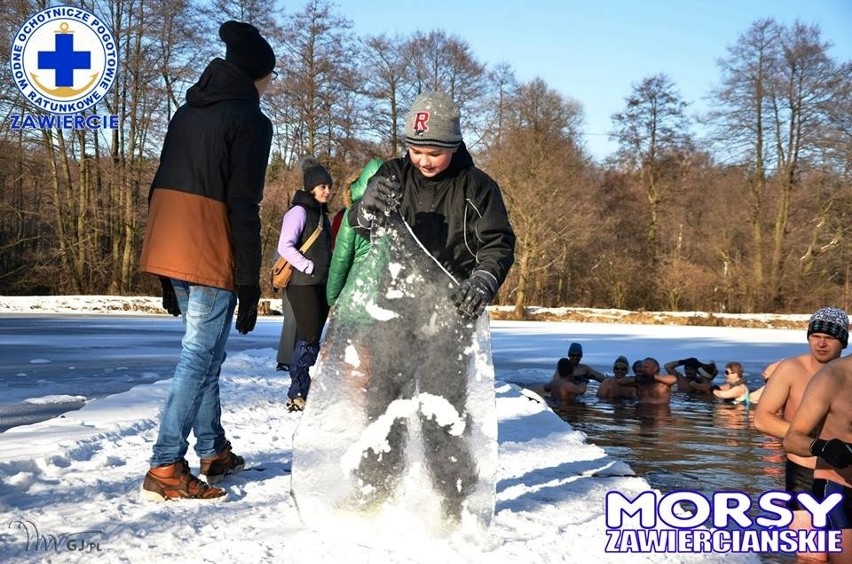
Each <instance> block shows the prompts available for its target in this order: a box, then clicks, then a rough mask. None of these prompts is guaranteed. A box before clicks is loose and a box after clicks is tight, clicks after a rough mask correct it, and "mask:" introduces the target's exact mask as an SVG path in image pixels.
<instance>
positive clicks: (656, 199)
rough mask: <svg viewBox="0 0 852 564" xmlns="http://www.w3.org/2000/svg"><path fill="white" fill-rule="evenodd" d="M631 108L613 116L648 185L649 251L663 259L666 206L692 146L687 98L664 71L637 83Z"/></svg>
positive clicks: (628, 161) (624, 148) (624, 150)
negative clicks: (673, 179)
mask: <svg viewBox="0 0 852 564" xmlns="http://www.w3.org/2000/svg"><path fill="white" fill-rule="evenodd" d="M626 102H627V104H626V108H625V109H624V111H622V112H619V113H617V114H615V115H613V116H612V120H613V123H614V125H615V133H614V134H613V137H614V138H615V140H616V141H617V142H618V145H619V149H618V152H617V156H618V158H620V160H621V162H622V164H623V165H626V166H627V167H629V168H630V169H631V170H633V171H634V172H635V174H636V175H637V177H638V179H639V182H640V183H641V185H642V186H643V188H644V189H645V194H646V196H647V199H648V208H649V210H650V221H649V223H648V231H647V249H648V251H647V252H648V258H649V259H650V260H654V261H656V260H658V259H659V250H658V244H659V241H658V236H659V229H660V206H661V205H662V204H663V202H664V201H665V198H666V195H667V191H668V189H669V188H670V180H671V176H672V172H673V171H674V173H675V175H676V174H677V166H678V162H679V161H680V156H681V154H682V152H683V151H684V149H685V148H687V147H689V146H690V137H689V133H688V120H687V118H686V114H685V111H686V102H684V101H683V100H682V99H681V98H680V95H679V94H678V93H677V92H676V91H675V89H674V84H673V83H672V81H671V79H670V78H669V77H667V76H666V75H664V74H658V75H655V76H651V77H648V78H645V79H643V80H642V81H640V82H639V83H638V84H636V85H634V86H633V92H632V93H631V95H630V96H629V97H627V99H626Z"/></svg>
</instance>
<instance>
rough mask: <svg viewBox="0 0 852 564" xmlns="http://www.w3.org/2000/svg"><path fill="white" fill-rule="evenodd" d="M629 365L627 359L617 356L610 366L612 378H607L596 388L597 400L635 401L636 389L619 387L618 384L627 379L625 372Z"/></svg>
mask: <svg viewBox="0 0 852 564" xmlns="http://www.w3.org/2000/svg"><path fill="white" fill-rule="evenodd" d="M629 369H630V364H629V362H628V361H627V357H625V356H619V357H618V358H616V359H615V363H613V365H612V373H613V374H614V375H613V377H612V378H607V379H606V380H604V381H603V382H601V384H600V386H598V399H602V400H617V399H636V388H633V387H630V386H619V385H618V383H619V382H621V381H622V380H625V379H627V377H628V376H627V371H628V370H629Z"/></svg>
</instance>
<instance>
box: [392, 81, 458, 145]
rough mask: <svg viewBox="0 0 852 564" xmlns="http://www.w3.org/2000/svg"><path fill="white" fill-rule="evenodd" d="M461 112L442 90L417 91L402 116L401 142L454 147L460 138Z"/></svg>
mask: <svg viewBox="0 0 852 564" xmlns="http://www.w3.org/2000/svg"><path fill="white" fill-rule="evenodd" d="M460 122H461V113H460V112H459V108H458V106H456V104H455V103H454V102H453V99H452V98H450V97H449V95H447V94H445V93H443V92H428V93H424V94H420V95H419V96H418V97H417V98H416V99H415V100H414V103H413V104H412V105H411V109H410V110H408V115H406V117H405V142H406V143H408V144H409V145H414V146H427V147H441V148H444V149H455V148H456V147H458V146H459V145H461V142H462V134H461V123H460Z"/></svg>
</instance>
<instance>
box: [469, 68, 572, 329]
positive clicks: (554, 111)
mask: <svg viewBox="0 0 852 564" xmlns="http://www.w3.org/2000/svg"><path fill="white" fill-rule="evenodd" d="M581 116H582V112H581V111H580V108H579V105H578V104H577V103H576V102H573V101H570V100H566V99H564V98H563V97H562V96H561V95H560V94H558V93H557V92H554V91H553V90H551V89H549V88H548V87H547V85H546V84H545V83H544V81H542V80H534V81H532V82H531V83H529V84H524V85H522V86H520V87H519V88H518V91H517V93H516V94H515V95H513V96H511V97H510V98H509V99H508V100H507V101H506V111H505V117H506V120H505V123H504V131H503V132H502V133H501V135H500V136H499V139H500V141H499V142H498V143H496V144H495V145H494V146H492V147H489V150H488V152H487V156H486V158H485V161H484V166H485V169H486V170H487V171H488V172H489V173H490V174H493V175H494V176H495V178H497V179H499V182H500V185H501V188H502V190H503V195H504V198H505V200H506V205H507V208H508V210H509V217H510V220H511V222H512V227H513V228H514V230H515V234H516V235H517V243H516V249H515V253H516V257H517V260H516V263H515V267H514V268H513V272H512V275H511V282H510V284H505V285H504V287H508V290H506V291H507V292H509V293H511V294H513V302H514V305H515V310H516V312H517V313H519V314H521V313H522V312H523V309H524V306H525V305H526V304H527V303H528V298H529V296H530V294H531V293H533V292H534V291H535V289H536V287H538V288H541V287H542V286H543V285H544V284H543V283H542V279H543V278H546V277H547V275H548V274H549V273H551V272H553V271H560V270H561V269H562V268H563V266H564V265H565V263H566V258H567V257H566V255H569V254H571V253H572V252H574V251H575V250H576V248H577V247H578V242H579V240H581V239H582V234H583V232H584V231H585V229H584V227H583V226H582V225H580V224H578V223H576V222H573V221H571V218H575V217H583V216H585V213H586V212H587V211H588V209H587V208H585V206H584V198H583V191H582V190H581V188H582V186H583V184H584V183H583V180H584V176H583V174H584V171H583V168H584V161H583V158H582V154H581V153H580V152H579V151H578V150H577V146H576V143H575V139H576V136H577V129H578V127H579V120H580V118H581ZM554 218H566V219H567V220H566V221H558V220H557V221H554ZM556 242H558V244H555V245H554V243H556ZM562 244H565V245H567V247H566V248H565V250H564V251H563V250H562ZM554 247H555V249H556V250H557V252H556V253H554V252H553V250H554Z"/></svg>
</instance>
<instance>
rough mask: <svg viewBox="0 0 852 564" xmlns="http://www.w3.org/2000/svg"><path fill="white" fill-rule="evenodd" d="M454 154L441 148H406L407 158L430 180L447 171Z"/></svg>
mask: <svg viewBox="0 0 852 564" xmlns="http://www.w3.org/2000/svg"><path fill="white" fill-rule="evenodd" d="M455 152H456V150H455V149H444V148H443V147H426V146H412V147H409V148H408V158H409V159H411V163H412V164H413V165H414V166H415V167H417V170H419V171H420V173H421V174H422V175H423V176H425V177H426V178H432V177H434V176H438V175H439V174H441V173H442V172H444V171H445V170H447V167H449V166H450V161H452V160H453V153H455Z"/></svg>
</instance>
